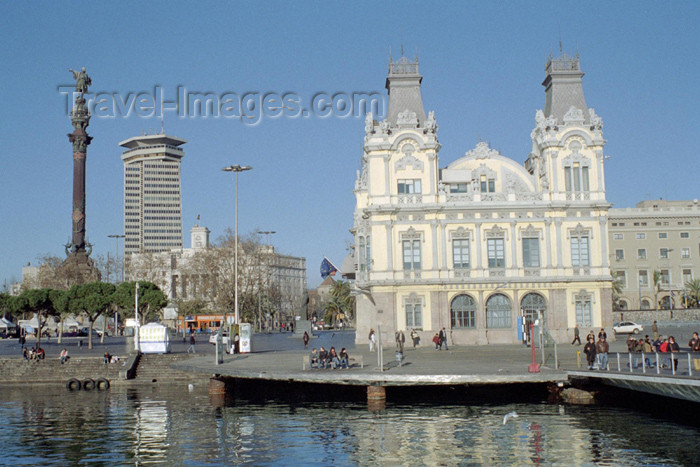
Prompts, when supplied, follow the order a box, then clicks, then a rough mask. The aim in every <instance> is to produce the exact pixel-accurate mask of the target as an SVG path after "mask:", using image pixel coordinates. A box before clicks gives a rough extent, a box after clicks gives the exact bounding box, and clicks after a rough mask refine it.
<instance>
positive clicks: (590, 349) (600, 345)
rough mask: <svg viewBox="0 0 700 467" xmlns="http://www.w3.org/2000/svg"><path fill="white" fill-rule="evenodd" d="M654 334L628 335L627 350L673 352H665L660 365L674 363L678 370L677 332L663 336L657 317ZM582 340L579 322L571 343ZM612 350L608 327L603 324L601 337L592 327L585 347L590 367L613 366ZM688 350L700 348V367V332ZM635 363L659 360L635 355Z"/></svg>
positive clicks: (650, 365) (649, 364) (698, 362)
mask: <svg viewBox="0 0 700 467" xmlns="http://www.w3.org/2000/svg"><path fill="white" fill-rule="evenodd" d="M652 329H653V332H654V337H653V338H652V337H649V335H648V334H647V335H645V336H644V338H637V337H635V336H634V335H633V334H630V335H629V337H628V338H627V351H628V353H630V354H640V355H644V354H652V353H658V354H671V355H669V356H664V358H663V359H662V360H661V364H660V368H671V365H673V371H676V370H678V356H677V355H674V354H678V353H679V352H680V350H681V349H680V346H679V345H678V342H676V339H675V337H673V336H662V335H660V334H659V333H658V327H657V326H656V321H654V326H653V328H652ZM576 343H578V345H581V340H580V338H579V334H578V326H577V327H576V328H575V330H574V340H573V341H572V342H571V345H574V344H576ZM609 351H610V345H609V343H608V341H607V333H606V332H605V329H603V328H601V330H600V331H599V332H598V336H597V340H596V335H595V334H594V332H593V330H591V331H590V332H589V333H588V335H587V336H586V344H585V345H584V347H583V353H584V354H585V355H586V362H587V363H588V369H589V370H609V366H608V352H609ZM688 351H689V352H691V353H694V352H697V353H698V358H696V359H694V361H695V363H694V365H695V369H696V370H700V337H698V333H697V332H694V333H693V337H692V338H691V339H690V341H689V342H688ZM632 365H633V367H641V366H643V365H644V366H646V367H648V368H653V367H654V366H655V365H656V364H655V363H654V362H653V361H652V360H651V359H650V358H649V357H644V362H642V360H641V358H634V359H633V364H632Z"/></svg>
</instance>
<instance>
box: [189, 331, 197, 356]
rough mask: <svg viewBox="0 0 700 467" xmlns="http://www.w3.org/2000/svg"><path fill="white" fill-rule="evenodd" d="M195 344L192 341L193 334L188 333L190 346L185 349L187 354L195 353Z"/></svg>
mask: <svg viewBox="0 0 700 467" xmlns="http://www.w3.org/2000/svg"><path fill="white" fill-rule="evenodd" d="M195 342H196V341H195V340H194V333H190V346H189V347H187V353H190V352H192V353H197V351H196V350H195V349H194V344H195Z"/></svg>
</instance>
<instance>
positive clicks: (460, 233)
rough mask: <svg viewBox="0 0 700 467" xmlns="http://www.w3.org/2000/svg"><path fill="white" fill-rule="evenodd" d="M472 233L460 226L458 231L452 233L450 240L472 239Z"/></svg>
mask: <svg viewBox="0 0 700 467" xmlns="http://www.w3.org/2000/svg"><path fill="white" fill-rule="evenodd" d="M471 237H472V233H471V231H470V230H467V229H465V228H464V227H462V226H460V227H459V228H458V229H457V230H453V231H452V232H450V238H451V239H454V238H471Z"/></svg>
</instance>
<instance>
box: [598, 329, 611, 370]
mask: <svg viewBox="0 0 700 467" xmlns="http://www.w3.org/2000/svg"><path fill="white" fill-rule="evenodd" d="M609 350H610V345H608V341H607V339H606V338H605V335H601V336H599V338H598V343H596V348H595V351H596V357H597V358H598V369H599V370H607V369H608V351H609Z"/></svg>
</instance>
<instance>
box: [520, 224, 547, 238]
mask: <svg viewBox="0 0 700 467" xmlns="http://www.w3.org/2000/svg"><path fill="white" fill-rule="evenodd" d="M533 237H536V238H539V239H540V240H541V239H542V230H540V229H536V228H535V227H534V226H533V225H532V224H528V225H527V227H526V228H525V229H523V230H521V231H520V238H533Z"/></svg>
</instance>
